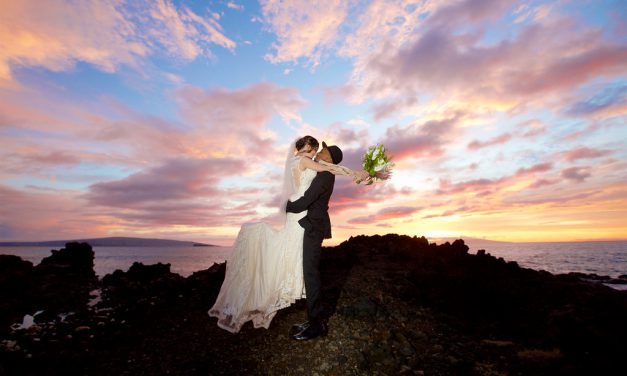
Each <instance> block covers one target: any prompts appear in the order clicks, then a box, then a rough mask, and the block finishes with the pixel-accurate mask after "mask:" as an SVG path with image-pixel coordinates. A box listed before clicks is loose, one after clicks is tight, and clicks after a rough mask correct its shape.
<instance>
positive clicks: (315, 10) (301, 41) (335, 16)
mask: <svg viewBox="0 0 627 376" xmlns="http://www.w3.org/2000/svg"><path fill="white" fill-rule="evenodd" d="M348 6H349V3H348V2H346V1H343V0H328V1H325V2H324V4H322V3H312V2H310V1H307V0H298V1H290V2H288V3H284V2H279V1H272V0H263V1H261V11H262V13H263V16H264V18H265V21H266V23H267V24H268V26H269V28H270V30H272V31H273V32H274V33H275V34H276V35H277V37H278V42H277V43H275V44H274V45H273V48H274V50H275V52H274V53H271V54H267V55H266V57H265V58H266V60H268V61H270V62H272V63H283V62H297V61H298V60H299V59H300V58H305V59H306V60H307V64H308V65H311V66H313V67H315V66H317V65H318V64H319V63H320V58H321V56H322V54H323V53H325V52H326V51H328V50H329V49H331V48H332V47H335V43H336V42H337V38H338V28H339V27H340V25H341V24H342V22H344V19H345V17H346V14H347V11H348Z"/></svg>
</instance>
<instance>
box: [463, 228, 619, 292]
mask: <svg viewBox="0 0 627 376" xmlns="http://www.w3.org/2000/svg"><path fill="white" fill-rule="evenodd" d="M466 245H468V247H469V248H470V251H469V252H470V253H476V251H477V250H479V249H485V251H486V252H487V253H490V254H491V255H493V256H496V257H502V258H503V259H505V260H506V261H516V262H517V263H518V264H519V265H520V266H521V267H524V268H530V269H535V270H546V271H547V272H550V273H553V274H560V273H569V272H579V273H586V274H590V273H594V274H598V275H603V276H610V277H612V278H617V277H618V276H620V275H627V241H595V242H550V243H506V242H490V241H482V240H468V241H466ZM610 286H611V287H613V288H616V289H619V290H627V285H610Z"/></svg>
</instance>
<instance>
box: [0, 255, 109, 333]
mask: <svg viewBox="0 0 627 376" xmlns="http://www.w3.org/2000/svg"><path fill="white" fill-rule="evenodd" d="M93 262H94V252H93V250H92V249H91V246H90V245H89V244H86V243H81V244H79V243H68V244H66V247H65V248H64V249H61V250H59V251H56V250H53V251H52V255H51V256H49V257H46V258H44V259H43V260H42V262H41V263H40V264H39V265H37V266H35V267H33V266H32V264H31V263H30V262H27V261H23V260H21V259H20V258H19V257H17V256H0V271H1V276H0V297H2V299H1V302H0V306H1V307H2V310H0V312H2V313H1V314H0V333H3V332H6V331H7V330H8V325H9V324H11V323H13V322H16V321H19V322H21V320H22V317H23V316H24V315H26V314H31V315H32V314H33V313H35V311H39V310H43V311H45V312H46V313H47V314H53V315H54V314H56V313H61V312H69V311H79V310H83V309H84V307H85V305H86V303H87V301H88V299H89V291H90V290H91V289H92V288H93V287H94V286H95V285H96V283H97V278H96V274H95V272H94V269H93V265H94V263H93Z"/></svg>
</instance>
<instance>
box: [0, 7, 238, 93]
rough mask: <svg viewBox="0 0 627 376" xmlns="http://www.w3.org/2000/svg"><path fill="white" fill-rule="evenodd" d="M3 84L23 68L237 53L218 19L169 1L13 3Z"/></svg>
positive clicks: (109, 68)
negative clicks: (215, 51)
mask: <svg viewBox="0 0 627 376" xmlns="http://www.w3.org/2000/svg"><path fill="white" fill-rule="evenodd" d="M0 40H2V42H3V43H2V51H1V52H0V80H1V81H0V84H2V82H4V84H5V85H6V84H8V83H10V82H12V81H13V80H14V71H15V70H16V69H20V68H22V67H43V68H46V69H49V70H51V71H68V70H72V69H73V68H74V67H75V65H76V64H77V63H78V62H86V63H89V64H93V65H94V66H96V67H97V68H98V69H101V70H103V71H105V72H109V73H112V72H115V71H116V70H118V68H119V67H120V66H121V65H127V66H131V67H135V68H138V69H139V67H140V65H141V64H142V59H144V58H146V57H147V56H149V55H153V54H167V55H171V56H173V57H175V58H180V59H182V60H186V61H189V60H193V59H195V58H196V57H198V56H200V55H206V56H211V48H213V47H214V46H220V47H222V48H227V49H231V50H232V49H234V48H235V42H233V41H232V40H231V39H230V38H228V37H227V36H226V35H225V34H224V32H223V30H222V27H221V26H220V24H219V23H218V20H217V19H216V18H215V17H214V16H213V15H212V14H207V15H199V14H197V13H194V12H193V11H192V10H190V9H189V8H187V7H185V6H181V7H180V8H179V7H176V6H175V5H174V4H173V3H172V2H170V1H169V0H157V1H144V0H142V1H114V0H103V1H100V0H86V1H81V2H78V3H76V2H71V1H67V0H50V1H44V2H42V1H36V0H25V1H13V2H7V3H3V4H2V11H1V12H0Z"/></svg>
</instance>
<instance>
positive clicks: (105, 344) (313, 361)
mask: <svg viewBox="0 0 627 376" xmlns="http://www.w3.org/2000/svg"><path fill="white" fill-rule="evenodd" d="M72 247H75V246H72ZM66 248H68V247H66ZM79 248H80V250H81V251H80V252H78V253H79V254H88V253H89V252H90V251H91V249H87V247H85V246H81V247H79ZM89 248H90V247H89ZM73 249H75V250H78V248H73ZM91 252H92V254H91V259H89V257H77V259H73V258H72V257H69V255H67V254H66V255H63V257H56V259H52V260H49V261H48V262H46V263H45V264H44V265H43V266H45V267H46V268H47V269H46V268H44V267H40V265H37V266H32V265H31V266H30V267H29V266H28V265H26V264H25V263H19V262H18V261H17V260H16V259H12V261H11V262H13V263H14V266H13V269H12V270H14V271H15V270H17V269H19V270H21V271H22V272H21V273H22V274H21V277H24V278H25V279H22V280H19V278H20V274H19V273H17V274H14V275H13V277H12V279H10V280H9V279H7V278H6V277H5V278H4V279H2V278H0V287H2V288H3V289H2V293H3V294H5V296H7V295H6V294H8V292H10V291H15V290H10V288H13V289H15V288H16V286H20V284H19V283H18V282H20V281H21V282H22V283H26V281H27V279H26V278H27V277H29V278H33V276H37V277H38V278H47V279H46V280H47V281H48V284H47V286H48V289H49V291H39V290H37V291H39V292H38V293H33V294H30V295H29V297H31V298H32V299H33V300H32V301H30V302H26V303H28V304H30V305H28V304H26V305H24V304H22V305H21V306H19V305H15V304H13V305H11V303H12V302H10V301H5V302H4V304H5V306H4V307H2V308H3V312H9V311H8V310H11V314H12V316H11V317H5V320H4V321H3V322H2V327H1V328H0V334H1V338H0V340H1V342H0V343H1V345H0V362H1V363H0V370H3V371H5V372H6V374H18V373H19V374H25V375H29V374H33V375H34V374H40V373H41V372H42V371H43V370H46V371H49V373H52V374H64V373H65V374H67V373H82V374H85V375H104V374H128V375H130V374H144V375H153V374H154V375H157V374H165V373H166V372H168V371H169V372H170V373H174V374H182V375H193V374H232V373H247V374H277V375H278V374H302V373H308V372H309V373H311V374H313V372H316V373H317V374H319V375H327V374H329V375H331V374H346V373H349V374H364V375H366V374H383V373H386V374H439V375H445V374H459V373H464V374H505V373H507V374H516V373H522V374H530V373H534V374H578V373H585V372H592V373H597V374H599V372H601V373H602V372H603V371H604V370H625V369H627V368H626V364H625V361H624V360H623V359H622V357H621V356H620V354H624V353H625V352H626V351H627V345H626V344H625V343H624V338H626V336H627V325H626V324H625V322H624V317H626V315H627V293H626V292H624V291H615V290H612V289H610V288H607V287H605V286H603V285H602V284H600V283H596V282H592V281H584V280H582V278H581V277H582V276H577V275H552V274H550V273H548V272H541V271H535V270H531V269H525V268H520V267H519V266H518V264H517V263H515V262H505V261H504V260H503V259H499V258H496V257H494V256H491V255H489V254H487V253H480V254H476V255H473V254H469V253H468V247H467V246H466V245H465V244H464V242H463V241H455V242H453V243H452V244H451V243H444V244H440V245H435V244H429V242H428V241H427V240H426V239H424V238H416V237H414V238H410V237H407V236H398V235H385V236H368V237H366V236H357V237H354V238H351V239H349V240H347V241H346V242H344V243H341V244H340V245H338V246H335V247H325V248H324V251H323V255H322V261H321V273H322V278H323V288H324V291H323V294H324V295H323V296H324V299H323V301H324V304H325V309H326V311H327V312H329V325H330V333H329V336H328V337H325V338H323V339H320V340H316V341H311V342H307V343H298V344H297V343H295V342H294V341H293V340H291V339H290V338H289V336H288V331H289V327H290V326H291V324H292V323H294V322H299V321H302V320H303V319H304V301H302V300H301V301H298V302H297V303H296V304H295V305H293V306H291V307H289V308H287V309H285V310H282V311H280V312H279V313H278V314H277V316H276V317H275V319H274V321H273V322H272V324H271V326H270V329H268V330H265V329H253V328H252V326H251V325H250V324H247V325H246V326H245V327H244V328H243V330H242V332H240V333H239V334H236V335H233V334H230V333H227V332H225V331H223V330H221V329H219V328H217V326H216V325H215V319H211V318H209V317H208V316H207V314H206V312H207V310H208V308H209V307H210V306H211V305H212V303H213V300H215V297H216V295H217V292H218V291H219V287H220V284H221V281H222V278H223V273H224V264H216V265H213V266H212V267H210V268H209V269H206V270H203V271H199V272H196V273H193V274H192V275H190V276H189V277H187V278H184V277H181V276H179V275H177V274H174V273H171V272H170V268H169V266H168V265H164V264H156V265H150V266H146V265H141V264H136V265H133V266H132V267H131V268H130V269H129V270H128V271H126V272H122V271H119V272H115V273H112V274H109V275H107V276H105V278H103V279H102V280H100V281H98V280H94V279H93V274H94V273H93V251H91ZM53 256H55V255H53ZM56 256H60V254H57V255H56ZM6 261H7V260H6V258H3V260H2V262H3V263H0V265H6ZM74 261H76V262H74ZM79 261H80V262H79ZM42 263H43V262H42ZM15 265H21V269H20V268H17V267H16V266H15ZM55 265H56V266H55ZM60 265H64V266H63V267H61V266H60ZM37 268H39V269H37ZM70 269H72V270H70ZM5 270H6V268H5ZM68 271H71V273H68ZM89 271H91V274H90V273H89ZM35 272H36V273H35ZM29 273H35V274H29ZM55 273H56V274H55ZM5 275H6V274H5ZM54 276H56V278H58V281H55V280H54V278H53V277H54ZM54 286H57V287H58V288H57V289H56V290H55V289H54V288H53V287H54ZM81 286H82V288H78V287H81ZM30 287H31V288H33V289H37V288H38V287H37V286H30ZM70 289H71V290H70ZM44 290H45V289H44ZM53 290H54V291H53ZM68 291H73V292H74V293H75V294H74V295H73V296H69V295H70V294H69V293H68ZM94 291H100V296H99V297H98V296H96V294H95V293H93V292H94ZM23 293H24V289H22V294H23ZM90 293H92V294H91V295H92V296H90ZM60 296H61V297H65V299H61V300H60V299H59V297H60ZM8 298H11V297H10V296H8ZM14 298H15V299H20V298H22V300H23V295H18V296H15V297H14ZM35 298H37V299H38V301H37V300H36V299H35ZM16 301H17V300H16ZM90 302H91V305H90ZM44 305H47V306H44ZM18 308H21V309H22V310H21V311H20V310H19V309H18ZM42 309H43V310H44V311H45V312H44V313H41V314H40V315H37V316H36V317H35V320H34V321H35V324H34V325H32V326H30V327H29V328H28V329H17V330H11V329H9V325H11V324H14V323H16V322H20V323H23V322H22V321H23V320H22V319H23V317H24V315H25V314H29V315H32V314H34V313H35V312H37V311H38V310H42ZM68 312H74V313H73V314H72V315H69V316H65V318H63V319H62V318H61V317H60V316H59V314H63V313H65V314H67V313H68ZM17 348H19V349H17ZM610 367H613V368H610Z"/></svg>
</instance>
